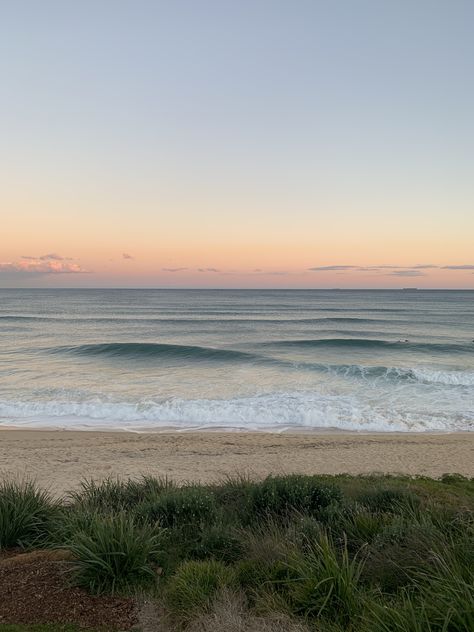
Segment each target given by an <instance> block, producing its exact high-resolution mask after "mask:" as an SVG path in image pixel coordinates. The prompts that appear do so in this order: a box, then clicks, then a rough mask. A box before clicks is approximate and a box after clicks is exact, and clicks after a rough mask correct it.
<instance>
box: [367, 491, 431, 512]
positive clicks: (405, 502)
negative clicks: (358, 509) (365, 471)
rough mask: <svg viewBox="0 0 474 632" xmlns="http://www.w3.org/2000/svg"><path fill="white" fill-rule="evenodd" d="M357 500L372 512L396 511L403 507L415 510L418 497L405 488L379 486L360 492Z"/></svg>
mask: <svg viewBox="0 0 474 632" xmlns="http://www.w3.org/2000/svg"><path fill="white" fill-rule="evenodd" d="M359 502H361V503H362V504H363V505H365V506H366V507H367V508H368V509H370V511H374V512H397V511H403V510H405V509H408V510H415V509H417V508H418V506H419V504H420V499H419V498H418V496H416V494H414V493H413V492H411V491H409V490H406V489H395V488H391V487H380V488H376V489H373V490H370V491H368V492H365V493H364V494H362V496H360V497H359Z"/></svg>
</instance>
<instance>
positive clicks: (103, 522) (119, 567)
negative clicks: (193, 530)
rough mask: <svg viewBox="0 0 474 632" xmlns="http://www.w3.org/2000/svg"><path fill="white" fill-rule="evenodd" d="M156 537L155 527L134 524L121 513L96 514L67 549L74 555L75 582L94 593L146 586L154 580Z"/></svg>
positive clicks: (130, 518)
mask: <svg viewBox="0 0 474 632" xmlns="http://www.w3.org/2000/svg"><path fill="white" fill-rule="evenodd" d="M160 536H161V533H160V531H158V530H157V529H156V527H151V526H148V525H137V524H136V522H135V521H134V519H133V517H132V516H130V515H128V514H126V513H124V512H120V513H117V514H107V515H99V514H96V515H95V516H94V517H93V519H92V521H91V522H90V524H89V525H88V528H87V530H84V531H79V532H77V533H76V534H75V535H74V537H73V539H72V541H71V543H70V544H69V547H68V548H69V549H70V550H71V552H72V553H73V555H74V556H75V563H74V570H75V575H74V577H75V581H76V583H77V584H78V585H79V586H83V587H85V588H87V589H88V590H90V592H92V593H96V594H98V593H104V592H108V593H112V594H113V593H115V592H118V591H123V590H127V589H130V588H132V587H136V586H142V585H144V584H150V583H151V582H153V581H154V580H155V579H156V559H157V556H158V554H159V552H160Z"/></svg>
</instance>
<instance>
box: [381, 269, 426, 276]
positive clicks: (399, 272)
mask: <svg viewBox="0 0 474 632" xmlns="http://www.w3.org/2000/svg"><path fill="white" fill-rule="evenodd" d="M388 274H389V275H390V276H398V277H420V276H426V275H425V273H424V272H421V271H420V270H394V271H393V272H388Z"/></svg>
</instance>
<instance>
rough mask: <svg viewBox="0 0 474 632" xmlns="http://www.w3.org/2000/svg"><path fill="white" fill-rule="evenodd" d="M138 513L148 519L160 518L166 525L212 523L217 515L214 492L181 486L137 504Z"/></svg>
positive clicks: (190, 525)
mask: <svg viewBox="0 0 474 632" xmlns="http://www.w3.org/2000/svg"><path fill="white" fill-rule="evenodd" d="M137 516H138V517H139V518H140V519H141V520H143V521H145V522H149V523H156V522H159V523H160V524H161V525H163V526H165V527H172V528H176V527H191V528H192V529H193V530H195V529H197V528H199V526H200V525H201V524H202V523H205V524H212V523H214V522H215V520H216V517H217V505H216V501H215V498H214V496H213V495H212V494H211V493H210V492H209V491H207V490H206V489H204V488H199V487H181V488H177V489H170V490H167V491H164V492H163V493H162V494H160V495H159V496H157V497H156V498H154V499H152V500H148V501H145V502H143V503H142V504H141V505H140V506H139V507H137Z"/></svg>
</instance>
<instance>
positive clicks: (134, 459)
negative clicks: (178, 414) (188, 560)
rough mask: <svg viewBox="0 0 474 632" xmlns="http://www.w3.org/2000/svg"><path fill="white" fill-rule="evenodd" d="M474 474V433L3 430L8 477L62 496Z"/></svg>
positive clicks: (1, 472) (2, 460)
mask: <svg viewBox="0 0 474 632" xmlns="http://www.w3.org/2000/svg"><path fill="white" fill-rule="evenodd" d="M293 472H298V473H304V474H316V473H324V474H339V473H344V472H345V473H349V474H368V473H372V472H383V473H393V474H398V473H402V474H411V475H426V476H433V477H438V476H440V475H442V474H444V473H446V472H458V473H460V474H464V475H465V476H474V433H453V434H406V433H397V434H376V433H370V434H369V433H367V434H355V433H352V434H351V433H338V432H335V433H322V434H317V433H313V434H303V433H292V434H290V433H285V434H271V433H246V432H245V433H244V432H242V433H237V432H234V433H230V432H227V433H225V432H222V433H221V432H186V433H177V432H170V433H159V434H158V433H155V434H145V433H144V434H135V433H127V432H74V431H60V430H54V431H50V430H16V429H15V430H13V429H1V430H0V476H2V477H5V476H9V477H11V476H25V475H26V476H28V477H31V478H34V479H36V480H37V481H38V483H40V484H41V485H42V486H47V487H48V488H50V489H51V491H53V492H54V493H55V494H62V493H63V492H65V491H66V490H69V489H73V488H75V487H77V485H78V483H79V481H80V480H81V479H83V478H94V479H97V480H100V479H103V478H106V477H109V476H112V477H119V478H128V477H137V476H140V475H142V474H150V475H153V476H167V477H168V478H171V479H173V480H176V481H180V482H183V481H201V482H210V481H217V480H219V479H222V478H224V477H225V476H227V475H232V474H236V473H242V474H249V475H251V476H253V477H256V478H257V477H263V476H266V475H268V474H281V473H293Z"/></svg>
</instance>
